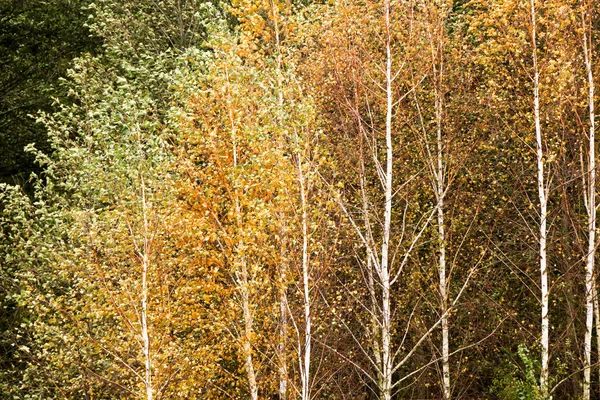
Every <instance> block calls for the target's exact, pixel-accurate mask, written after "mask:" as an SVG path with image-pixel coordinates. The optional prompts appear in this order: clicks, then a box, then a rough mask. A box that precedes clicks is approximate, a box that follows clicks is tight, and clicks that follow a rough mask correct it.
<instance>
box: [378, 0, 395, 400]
mask: <svg viewBox="0 0 600 400" xmlns="http://www.w3.org/2000/svg"><path fill="white" fill-rule="evenodd" d="M384 8H385V9H384V12H385V51H386V68H385V83H386V86H385V90H386V100H387V104H386V117H385V143H386V170H385V187H384V189H385V208H384V217H383V219H384V221H383V243H382V244H381V265H380V269H381V270H380V274H379V275H380V277H381V292H382V304H381V312H382V316H381V317H382V318H381V359H382V365H381V375H382V385H381V388H380V389H381V397H382V399H383V400H390V399H391V397H392V365H393V360H392V357H393V356H392V351H391V334H392V332H391V301H390V270H389V269H390V266H389V243H390V230H391V224H392V176H393V171H392V167H393V158H392V113H393V93H392V50H391V22H390V0H385V1H384Z"/></svg>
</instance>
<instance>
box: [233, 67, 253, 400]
mask: <svg viewBox="0 0 600 400" xmlns="http://www.w3.org/2000/svg"><path fill="white" fill-rule="evenodd" d="M227 81H228V83H229V77H227ZM228 95H230V93H228ZM228 108H229V110H228V113H229V122H230V124H231V143H232V153H233V167H234V168H237V165H238V154H237V137H236V127H235V120H234V116H233V109H232V106H231V100H230V99H229V98H228ZM233 195H234V199H233V201H234V206H235V213H236V223H237V227H238V229H240V228H241V227H242V214H241V208H240V201H239V198H238V194H237V191H234V194H233ZM242 245H243V243H242V241H241V240H239V242H238V244H237V248H238V249H240V247H242ZM238 256H240V271H239V276H238V277H237V278H236V280H237V285H238V289H239V292H240V302H241V305H242V317H243V320H244V333H243V335H242V337H241V341H242V355H243V357H244V367H245V369H246V376H247V379H248V389H249V391H250V398H251V399H252V400H258V384H257V383H256V372H255V371H254V363H253V361H252V331H253V324H254V318H253V315H252V311H251V309H250V288H249V284H250V280H249V274H248V265H247V261H246V257H245V255H244V254H241V255H240V254H238ZM236 275H237V272H236Z"/></svg>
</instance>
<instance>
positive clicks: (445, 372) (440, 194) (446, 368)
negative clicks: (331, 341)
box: [436, 65, 450, 400]
mask: <svg viewBox="0 0 600 400" xmlns="http://www.w3.org/2000/svg"><path fill="white" fill-rule="evenodd" d="M441 73H442V71H441V65H440V71H439V74H440V75H439V81H440V86H441ZM440 89H441V88H440ZM440 89H438V90H437V93H436V119H437V174H436V181H437V182H436V184H437V185H436V191H437V201H438V209H437V222H438V224H437V225H438V241H439V259H438V264H439V265H438V273H439V290H440V306H441V310H440V311H441V313H442V322H441V325H442V378H443V389H444V399H445V400H448V399H450V343H449V342H450V331H449V328H448V314H447V312H446V311H447V310H448V283H447V282H446V232H445V230H446V226H445V224H444V194H445V188H444V162H443V157H444V156H443V150H442V99H441V92H440Z"/></svg>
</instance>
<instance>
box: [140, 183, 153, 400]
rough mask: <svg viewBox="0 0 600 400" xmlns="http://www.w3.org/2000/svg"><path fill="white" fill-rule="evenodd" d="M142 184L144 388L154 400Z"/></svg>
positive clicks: (145, 206)
mask: <svg viewBox="0 0 600 400" xmlns="http://www.w3.org/2000/svg"><path fill="white" fill-rule="evenodd" d="M141 183H142V193H141V194H142V218H143V224H144V226H143V229H144V243H143V253H142V254H141V260H142V301H141V303H142V305H141V312H140V314H141V315H140V320H141V321H140V322H141V325H142V344H143V346H144V348H143V352H144V378H145V380H144V386H145V387H146V400H152V399H153V397H154V387H153V386H152V357H151V354H150V335H149V333H148V268H149V264H150V260H149V253H150V237H149V232H148V216H147V202H146V186H145V182H144V177H142V178H141Z"/></svg>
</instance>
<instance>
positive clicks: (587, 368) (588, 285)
mask: <svg viewBox="0 0 600 400" xmlns="http://www.w3.org/2000/svg"><path fill="white" fill-rule="evenodd" d="M589 40H590V41H591V35H590V38H589ZM583 50H584V55H585V65H586V69H587V74H588V106H589V117H590V130H589V149H588V179H587V184H588V187H587V195H588V199H587V202H586V203H587V204H586V205H587V214H588V253H587V257H586V263H585V340H584V349H585V351H584V354H585V358H584V371H583V400H589V399H590V381H591V365H592V329H593V324H594V292H595V291H594V289H595V285H594V277H595V274H594V257H595V255H596V160H595V145H596V144H595V116H594V75H593V71H592V47H591V43H589V42H588V37H587V33H586V28H585V20H584V34H583Z"/></svg>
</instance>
